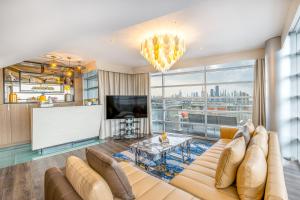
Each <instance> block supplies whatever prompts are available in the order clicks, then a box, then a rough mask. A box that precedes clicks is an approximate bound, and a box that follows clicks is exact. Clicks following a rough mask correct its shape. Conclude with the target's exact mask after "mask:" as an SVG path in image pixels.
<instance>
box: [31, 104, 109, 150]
mask: <svg viewBox="0 0 300 200" xmlns="http://www.w3.org/2000/svg"><path fill="white" fill-rule="evenodd" d="M102 117H104V114H103V105H93V106H76V105H75V106H63V107H50V108H32V110H31V138H32V150H37V149H43V148H47V147H51V146H56V145H60V144H65V143H70V142H74V141H79V140H84V139H88V138H93V137H99V133H100V128H101V126H100V123H101V118H102Z"/></svg>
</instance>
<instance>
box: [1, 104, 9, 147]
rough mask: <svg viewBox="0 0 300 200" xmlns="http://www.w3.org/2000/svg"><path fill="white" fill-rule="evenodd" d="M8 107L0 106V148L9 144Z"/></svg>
mask: <svg viewBox="0 0 300 200" xmlns="http://www.w3.org/2000/svg"><path fill="white" fill-rule="evenodd" d="M10 121H11V120H10V111H9V105H0V147H5V146H9V145H10V144H11V124H10Z"/></svg>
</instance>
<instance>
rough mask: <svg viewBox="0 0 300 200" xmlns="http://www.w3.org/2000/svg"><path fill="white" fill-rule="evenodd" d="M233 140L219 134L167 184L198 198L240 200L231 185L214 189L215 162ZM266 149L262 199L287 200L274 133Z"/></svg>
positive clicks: (228, 135)
mask: <svg viewBox="0 0 300 200" xmlns="http://www.w3.org/2000/svg"><path fill="white" fill-rule="evenodd" d="M233 132H234V131H233ZM232 137H233V134H222V130H221V139H220V140H219V141H218V142H217V143H216V144H214V145H213V146H212V147H211V148H210V149H209V150H207V151H206V152H205V153H203V154H202V155H201V156H199V157H197V158H196V160H195V161H194V162H193V163H192V164H191V165H189V166H188V167H187V168H186V169H185V170H184V171H183V172H181V173H180V174H179V175H177V176H176V177H175V178H174V179H172V181H171V182H170V183H171V184H172V185H174V186H176V187H178V188H180V189H182V190H184V191H186V192H189V193H190V194H192V195H194V196H196V197H198V198H200V199H211V200H215V199H239V195H238V193H237V189H236V186H235V185H234V184H233V185H232V186H230V187H228V188H225V189H217V188H215V174H216V168H217V165H218V159H219V157H220V155H221V153H222V150H223V149H224V147H225V146H226V144H228V143H229V142H230V141H231V139H232ZM268 147H269V151H268V156H267V165H268V172H267V181H266V187H265V194H264V199H266V200H271V199H272V200H273V199H276V200H277V199H278V200H280V199H288V196H287V191H286V186H285V182H284V175H283V169H282V163H281V154H280V147H279V143H278V137H277V134H276V133H274V132H269V145H268ZM245 178H246V177H245Z"/></svg>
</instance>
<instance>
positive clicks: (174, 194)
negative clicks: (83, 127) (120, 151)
mask: <svg viewBox="0 0 300 200" xmlns="http://www.w3.org/2000/svg"><path fill="white" fill-rule="evenodd" d="M119 165H120V167H121V168H122V169H123V171H124V172H125V174H126V176H127V177H128V180H129V183H130V185H131V187H132V190H133V193H134V195H135V197H136V199H137V200H148V199H149V200H152V199H155V200H162V199H164V200H196V199H197V198H195V197H194V196H192V195H191V194H189V193H187V192H184V191H182V190H180V189H178V188H176V187H174V186H172V185H170V184H168V183H166V182H164V181H162V180H160V179H158V178H155V177H153V176H151V175H149V174H147V173H146V172H143V171H142V170H140V169H138V168H137V167H134V166H132V165H131V164H129V163H127V162H120V163H119Z"/></svg>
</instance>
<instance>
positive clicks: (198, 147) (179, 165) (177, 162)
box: [113, 140, 213, 182]
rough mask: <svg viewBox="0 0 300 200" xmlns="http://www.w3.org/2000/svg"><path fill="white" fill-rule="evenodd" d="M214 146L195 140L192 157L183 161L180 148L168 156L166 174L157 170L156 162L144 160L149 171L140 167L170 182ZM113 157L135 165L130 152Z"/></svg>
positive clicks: (210, 143)
mask: <svg viewBox="0 0 300 200" xmlns="http://www.w3.org/2000/svg"><path fill="white" fill-rule="evenodd" d="M212 145H213V143H212V142H210V141H206V140H194V141H193V142H192V143H191V155H190V158H189V159H187V160H185V162H183V161H182V156H181V149H180V148H179V147H178V148H176V149H175V151H174V152H172V153H169V154H167V166H166V169H167V170H166V172H162V171H160V170H158V169H155V168H156V167H157V166H156V164H155V162H154V161H151V160H147V159H142V162H143V163H144V164H145V166H150V168H149V169H148V170H146V169H145V167H144V165H140V166H139V167H141V168H142V169H143V170H144V171H146V172H147V173H149V174H151V175H153V176H156V177H158V178H160V179H162V180H164V181H167V182H168V181H170V180H171V179H172V178H173V177H174V176H175V175H176V174H178V173H180V172H182V170H183V169H184V168H185V167H186V166H187V165H189V164H190V163H191V162H193V161H194V160H195V157H196V156H199V155H201V154H202V153H203V152H205V151H206V150H207V149H208V148H209V147H211V146H212ZM113 157H115V158H118V159H120V160H124V161H127V162H131V163H134V154H133V153H132V152H131V151H130V150H126V151H123V152H120V153H115V154H113Z"/></svg>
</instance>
